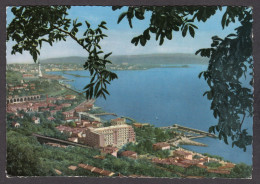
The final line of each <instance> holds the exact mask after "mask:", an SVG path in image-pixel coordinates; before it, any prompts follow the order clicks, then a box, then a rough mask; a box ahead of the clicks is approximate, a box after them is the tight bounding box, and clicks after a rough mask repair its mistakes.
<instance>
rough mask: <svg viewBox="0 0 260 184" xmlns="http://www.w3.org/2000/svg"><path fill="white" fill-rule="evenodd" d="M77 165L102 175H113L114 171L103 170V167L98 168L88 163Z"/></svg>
mask: <svg viewBox="0 0 260 184" xmlns="http://www.w3.org/2000/svg"><path fill="white" fill-rule="evenodd" d="M78 166H79V167H81V168H83V169H86V170H89V171H90V172H93V173H96V174H100V175H103V176H113V175H114V174H115V173H113V172H111V171H108V170H104V169H100V168H98V167H94V166H91V165H88V164H78Z"/></svg>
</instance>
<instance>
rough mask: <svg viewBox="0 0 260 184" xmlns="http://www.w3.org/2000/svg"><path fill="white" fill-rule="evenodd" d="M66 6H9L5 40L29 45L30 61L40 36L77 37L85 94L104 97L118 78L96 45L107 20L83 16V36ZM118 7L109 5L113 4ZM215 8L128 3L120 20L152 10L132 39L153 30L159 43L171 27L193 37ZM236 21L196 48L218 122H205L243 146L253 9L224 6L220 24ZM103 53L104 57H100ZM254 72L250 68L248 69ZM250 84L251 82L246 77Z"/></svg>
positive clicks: (141, 39)
mask: <svg viewBox="0 0 260 184" xmlns="http://www.w3.org/2000/svg"><path fill="white" fill-rule="evenodd" d="M68 9H70V7H69V6H48V7H46V6H41V7H39V6H38V7H29V6H27V7H13V8H12V12H13V14H14V16H15V18H14V19H13V20H12V22H11V23H10V24H9V26H8V28H7V40H10V39H12V40H13V41H15V45H14V46H13V49H12V54H15V53H16V52H20V53H22V52H23V51H29V52H30V54H31V55H32V56H33V59H34V61H35V62H36V61H37V58H38V55H40V51H39V48H41V46H42V43H43V42H47V43H49V44H50V45H52V44H53V43H54V42H55V41H61V40H66V39H67V38H68V37H70V38H72V39H73V40H75V41H76V42H77V43H78V44H79V45H81V46H82V48H83V49H85V50H86V51H87V54H88V59H87V61H86V63H85V65H84V68H85V69H86V70H89V71H90V74H91V76H92V79H91V81H90V84H88V85H87V86H86V87H85V90H86V97H87V98H92V97H99V96H103V97H104V98H105V97H106V94H109V92H108V91H107V89H106V87H107V84H110V82H111V81H112V80H114V79H116V78H117V75H116V74H115V73H113V72H111V71H108V70H107V69H106V64H107V63H111V62H110V61H109V60H107V57H108V56H109V55H111V53H108V54H104V53H103V51H102V49H101V47H100V46H99V43H100V41H101V40H102V39H103V38H104V37H106V35H105V34H103V30H104V29H107V28H106V27H105V24H106V23H105V22H104V21H102V22H101V23H100V24H99V25H98V27H97V28H96V29H92V28H91V26H90V24H89V23H88V22H87V21H85V25H86V31H85V32H84V34H83V37H82V38H78V37H77V33H78V30H79V27H81V26H82V23H79V22H77V20H71V19H69V18H67V15H68V13H67V11H68ZM118 9H121V7H113V10H118ZM216 11H222V7H220V6H209V7H205V6H173V7H171V6H166V7H158V6H151V7H133V6H132V7H128V10H127V11H126V12H122V13H121V14H120V15H119V18H118V23H120V21H121V20H122V19H124V18H127V20H128V22H129V26H130V27H131V28H132V27H133V25H132V20H133V19H134V18H137V19H138V20H143V19H144V18H145V16H146V15H147V14H146V12H151V17H150V24H149V26H148V27H147V28H146V29H145V30H144V31H143V33H142V34H140V35H139V36H136V37H134V38H133V39H132V41H131V42H132V43H133V44H135V45H138V44H141V45H142V46H145V45H146V43H147V42H148V41H149V40H150V39H151V36H150V35H151V34H154V35H155V39H156V40H158V41H159V44H160V45H162V44H163V43H164V41H165V39H168V40H171V39H172V37H173V36H174V33H175V32H178V31H180V32H181V33H182V36H183V37H185V36H186V35H187V33H189V34H190V35H191V36H192V37H195V30H196V29H198V27H197V26H196V25H195V21H199V22H200V21H202V22H206V21H207V20H208V19H209V18H210V17H211V16H214V14H215V13H216ZM235 21H239V22H240V23H241V26H239V27H238V28H236V32H235V33H232V34H229V35H228V36H227V37H226V38H224V39H223V38H219V37H218V36H214V37H212V44H211V48H206V49H200V50H198V51H197V52H196V54H200V55H201V56H203V57H208V58H209V66H208V70H207V71H205V72H202V73H201V74H200V75H199V77H201V76H203V77H204V79H205V80H206V81H207V84H208V85H209V87H210V91H206V92H205V93H204V95H207V98H208V99H209V100H211V109H212V110H213V115H214V117H215V118H217V119H218V124H217V125H216V126H212V127H210V128H209V131H210V132H214V133H215V131H217V132H218V133H219V138H220V139H224V141H225V143H228V137H230V138H231V139H232V146H234V145H236V146H238V147H240V148H243V149H244V150H245V149H246V146H247V145H250V144H251V143H252V136H251V135H248V133H247V131H246V130H245V129H242V125H243V122H244V119H245V117H246V116H252V115H253V109H252V103H253V95H252V90H250V89H249V88H246V87H244V86H243V85H242V83H241V78H242V76H243V75H244V76H246V75H247V68H248V67H249V68H251V69H252V67H253V64H252V63H253V59H252V39H251V38H252V36H251V34H252V9H251V8H248V7H227V8H226V10H225V13H224V14H223V18H222V21H221V23H220V24H221V25H222V27H223V29H224V28H225V27H227V26H228V25H229V24H230V23H231V22H235ZM101 55H102V57H101ZM250 75H251V76H252V73H250ZM250 85H251V86H252V85H253V82H252V81H251V82H250Z"/></svg>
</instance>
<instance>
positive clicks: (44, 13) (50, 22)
mask: <svg viewBox="0 0 260 184" xmlns="http://www.w3.org/2000/svg"><path fill="white" fill-rule="evenodd" d="M69 9H70V6H34V7H31V6H21V7H13V8H12V13H13V14H14V16H15V18H14V19H13V20H12V22H11V23H10V24H9V25H8V27H7V41H9V40H12V41H14V42H15V45H14V46H13V47H12V52H11V53H12V54H15V53H17V52H19V53H21V54H22V53H23V51H28V52H29V53H30V54H31V55H32V57H33V60H34V62H36V61H37V59H38V57H39V55H40V49H41V47H42V44H43V42H46V43H48V44H50V45H51V46H52V45H53V43H54V42H58V41H62V40H63V41H66V40H67V38H68V37H70V38H72V39H73V40H75V41H76V42H77V43H78V44H79V45H80V46H81V47H82V48H83V49H84V50H86V51H87V53H86V54H87V55H88V59H87V61H86V62H85V64H84V68H85V69H86V70H89V72H90V74H91V76H92V78H91V82H90V84H89V85H87V86H86V87H85V88H84V90H85V92H86V98H88V99H90V98H92V97H99V96H103V97H104V98H106V94H109V92H108V91H107V89H106V88H107V84H110V82H111V81H112V80H114V79H116V78H117V75H116V74H115V73H113V72H111V71H108V70H107V69H106V64H107V63H111V62H110V61H109V60H108V57H109V56H110V55H111V54H112V53H108V54H105V53H104V52H103V51H102V49H101V47H100V45H99V44H100V41H101V40H103V39H104V38H105V37H107V35H105V34H104V33H103V30H106V29H107V27H106V26H105V25H106V22H105V21H102V22H101V23H100V24H99V25H98V27H97V28H96V29H93V28H91V25H90V24H89V23H88V22H87V21H85V26H86V30H85V32H84V33H83V37H81V38H78V37H77V33H79V29H80V27H81V26H82V23H81V22H78V21H77V19H75V20H71V19H70V18H68V17H67V15H68V10H69Z"/></svg>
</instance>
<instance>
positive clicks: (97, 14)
mask: <svg viewBox="0 0 260 184" xmlns="http://www.w3.org/2000/svg"><path fill="white" fill-rule="evenodd" d="M126 9H127V7H124V8H123V9H121V10H117V11H113V10H112V8H111V7H110V6H105V7H102V6H72V7H71V9H70V10H69V15H68V17H69V18H71V19H78V22H82V23H84V22H85V20H87V21H88V22H89V23H90V24H91V27H92V28H96V27H97V25H98V24H100V22H101V21H106V22H107V25H106V27H107V28H108V30H105V31H104V32H103V33H104V34H106V35H107V36H108V37H106V38H105V39H104V40H102V41H101V44H100V45H101V47H102V49H103V51H104V52H105V53H109V52H112V53H113V55H137V54H157V53H195V52H196V51H197V50H198V49H201V48H208V47H210V44H211V42H212V40H211V37H212V36H215V35H218V36H219V37H222V38H223V37H225V36H226V35H228V34H230V33H232V32H234V29H235V28H236V27H238V26H239V23H231V24H230V25H229V26H228V27H227V28H225V29H224V30H223V29H222V27H221V18H222V15H223V14H224V10H225V8H224V9H223V10H222V11H218V12H217V13H216V14H215V15H214V16H213V17H211V18H210V19H209V20H208V21H207V22H206V23H203V22H195V25H196V26H197V27H198V28H199V29H198V30H196V33H195V38H192V37H191V36H190V35H189V34H188V33H187V36H186V37H185V38H183V37H182V35H181V32H174V33H173V39H172V40H167V39H165V40H164V44H163V45H162V46H160V45H159V42H158V41H156V40H155V37H154V36H151V39H150V41H148V43H147V44H146V45H145V46H144V47H143V46H141V45H140V44H138V46H135V45H134V44H132V43H131V39H132V38H133V37H135V36H138V35H140V34H141V33H143V31H144V30H145V29H146V28H147V27H148V25H149V20H150V18H149V15H150V14H149V13H147V14H146V18H145V19H144V20H137V19H134V21H133V28H132V29H131V28H130V27H129V25H128V21H127V19H126V18H124V19H123V20H122V21H121V22H120V24H117V20H118V16H119V15H120V14H121V12H123V10H126ZM13 17H14V16H13V14H12V12H11V7H8V8H7V26H8V24H9V23H10V22H11V21H12V19H13ZM83 26H85V24H83ZM83 26H82V27H83ZM83 31H84V29H81V30H80V32H79V33H78V34H77V36H78V37H81V36H82V35H83V34H82V33H83ZM13 45H14V42H12V41H9V42H7V43H6V46H7V50H6V60H7V63H34V62H33V59H32V57H31V55H30V54H29V53H28V52H24V53H23V54H22V55H21V54H19V53H17V54H16V55H11V49H12V46H13ZM40 53H41V55H40V57H39V59H40V60H41V59H47V58H56V57H67V56H83V57H87V56H88V55H87V54H88V53H87V52H86V51H85V50H83V49H82V48H81V46H79V45H78V44H77V43H76V42H75V41H74V40H72V39H70V38H68V39H67V41H66V42H64V41H60V42H57V43H55V44H54V45H53V46H50V45H49V44H43V46H42V48H41V50H40Z"/></svg>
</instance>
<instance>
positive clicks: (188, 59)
mask: <svg viewBox="0 0 260 184" xmlns="http://www.w3.org/2000/svg"><path fill="white" fill-rule="evenodd" d="M110 60H111V61H112V62H113V64H122V63H129V64H207V63H208V59H207V58H202V57H200V56H196V55H194V54H147V55H146V54H145V55H120V56H111V57H110ZM85 61H86V58H85V57H77V56H71V57H61V58H50V59H45V60H42V61H41V63H43V64H44V63H63V64H69V63H74V64H76V63H78V64H83V63H85Z"/></svg>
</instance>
